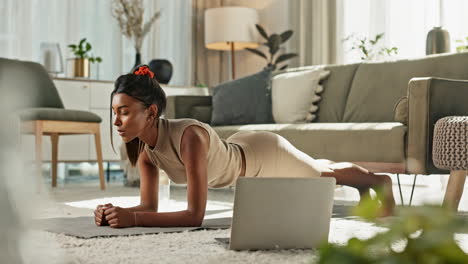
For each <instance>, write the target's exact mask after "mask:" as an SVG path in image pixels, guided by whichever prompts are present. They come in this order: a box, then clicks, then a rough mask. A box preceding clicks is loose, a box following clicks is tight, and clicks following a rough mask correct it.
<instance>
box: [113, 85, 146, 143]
mask: <svg viewBox="0 0 468 264" xmlns="http://www.w3.org/2000/svg"><path fill="white" fill-rule="evenodd" d="M148 109H149V108H146V107H145V106H144V105H143V104H142V103H141V102H140V101H138V100H137V99H135V98H133V97H131V96H129V95H127V94H123V93H119V94H115V95H114V97H113V98H112V112H113V113H114V126H115V127H116V129H117V131H118V132H119V135H120V136H121V137H122V140H123V141H124V142H125V143H128V142H130V141H132V140H133V139H135V138H137V137H140V135H141V134H142V133H143V131H144V130H145V128H146V127H147V126H148V125H149V124H150V122H149V121H152V119H151V118H150V116H149V115H150V111H148Z"/></svg>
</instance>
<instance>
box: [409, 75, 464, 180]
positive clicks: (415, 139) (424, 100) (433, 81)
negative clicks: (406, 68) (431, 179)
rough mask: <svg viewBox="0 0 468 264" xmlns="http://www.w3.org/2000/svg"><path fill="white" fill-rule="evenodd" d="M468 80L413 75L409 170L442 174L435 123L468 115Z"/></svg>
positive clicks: (410, 92) (410, 100)
mask: <svg viewBox="0 0 468 264" xmlns="http://www.w3.org/2000/svg"><path fill="white" fill-rule="evenodd" d="M466 98H468V81H466V80H450V79H441V78H432V77H428V78H413V79H411V80H410V82H409V86H408V138H407V142H408V143H407V149H406V151H407V162H406V170H407V172H408V173H414V174H426V175H427V174H442V173H447V171H444V170H440V169H437V168H436V167H435V166H434V164H433V162H432V138H433V134H434V125H435V123H436V122H437V120H438V119H440V118H442V117H445V116H467V115H468V103H467V102H466Z"/></svg>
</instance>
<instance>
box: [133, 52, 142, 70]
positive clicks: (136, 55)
mask: <svg viewBox="0 0 468 264" xmlns="http://www.w3.org/2000/svg"><path fill="white" fill-rule="evenodd" d="M140 64H141V54H140V52H138V51H137V53H136V54H135V65H133V69H136V67H137V66H138V65H140Z"/></svg>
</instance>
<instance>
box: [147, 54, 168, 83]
mask: <svg viewBox="0 0 468 264" xmlns="http://www.w3.org/2000/svg"><path fill="white" fill-rule="evenodd" d="M148 66H149V68H150V70H151V71H152V72H154V78H156V80H157V81H158V82H159V83H160V84H168V83H169V81H170V80H171V77H172V64H171V62H170V61H168V60H164V59H154V60H151V61H150V62H149V64H148Z"/></svg>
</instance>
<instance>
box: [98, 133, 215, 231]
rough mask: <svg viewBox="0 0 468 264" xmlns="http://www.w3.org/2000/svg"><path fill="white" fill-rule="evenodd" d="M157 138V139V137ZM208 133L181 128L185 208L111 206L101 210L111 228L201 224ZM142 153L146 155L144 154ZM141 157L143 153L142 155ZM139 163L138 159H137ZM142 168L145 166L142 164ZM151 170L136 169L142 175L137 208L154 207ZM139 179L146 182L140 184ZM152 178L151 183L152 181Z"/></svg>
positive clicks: (206, 187)
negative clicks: (184, 173) (171, 209)
mask: <svg viewBox="0 0 468 264" xmlns="http://www.w3.org/2000/svg"><path fill="white" fill-rule="evenodd" d="M160 140H161V139H160ZM209 144H210V138H209V134H208V132H207V131H206V130H204V129H203V128H201V127H198V126H189V127H187V128H186V129H185V131H184V133H183V135H182V139H181V143H180V154H181V156H182V161H183V163H184V165H185V171H186V174H187V201H188V206H187V210H183V211H178V212H167V213H166V212H165V213H157V212H154V211H153V212H150V211H130V210H133V209H132V208H127V209H125V208H120V207H112V208H109V209H106V210H105V215H106V219H107V220H108V222H109V224H110V226H111V227H129V226H159V227H169V226H201V224H202V222H203V217H204V216H205V209H206V201H207V195H208V149H209ZM145 155H146V154H145ZM142 159H144V156H142ZM139 162H140V160H139ZM140 168H142V167H140ZM143 168H146V167H145V166H143ZM153 173H154V172H151V170H149V168H147V170H142V171H140V174H141V177H142V191H141V205H140V206H141V207H142V208H157V203H156V204H152V203H151V201H157V199H154V198H155V197H156V198H157V188H156V189H154V192H153V191H152V190H153V187H152V186H155V185H156V184H157V177H150V176H151V175H153ZM143 178H145V179H146V183H145V184H143ZM154 178H156V180H155V182H154V183H152V181H153V180H154Z"/></svg>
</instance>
